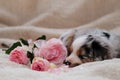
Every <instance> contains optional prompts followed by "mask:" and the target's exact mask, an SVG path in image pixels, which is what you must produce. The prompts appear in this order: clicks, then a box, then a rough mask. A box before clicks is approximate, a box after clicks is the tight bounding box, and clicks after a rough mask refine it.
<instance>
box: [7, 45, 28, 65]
mask: <svg viewBox="0 0 120 80" xmlns="http://www.w3.org/2000/svg"><path fill="white" fill-rule="evenodd" d="M9 59H10V60H11V61H13V62H16V63H19V64H27V63H28V61H29V59H28V58H27V51H26V50H25V49H24V48H23V47H17V48H15V49H14V50H12V51H11V52H10V56H9Z"/></svg>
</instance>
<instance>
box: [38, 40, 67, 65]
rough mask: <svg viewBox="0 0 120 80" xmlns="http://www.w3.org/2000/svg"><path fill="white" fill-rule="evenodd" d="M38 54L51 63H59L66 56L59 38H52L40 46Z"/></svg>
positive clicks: (64, 48)
mask: <svg viewBox="0 0 120 80" xmlns="http://www.w3.org/2000/svg"><path fill="white" fill-rule="evenodd" d="M39 56H40V57H43V58H45V59H47V60H48V61H50V62H51V63H54V64H56V65H61V64H62V63H63V61H64V60H65V58H66V56H67V50H66V47H65V46H64V45H63V43H62V41H61V40H59V39H55V38H53V39H50V40H48V41H47V42H46V44H44V45H42V46H41V48H40V49H39Z"/></svg>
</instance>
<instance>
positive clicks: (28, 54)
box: [27, 51, 34, 63]
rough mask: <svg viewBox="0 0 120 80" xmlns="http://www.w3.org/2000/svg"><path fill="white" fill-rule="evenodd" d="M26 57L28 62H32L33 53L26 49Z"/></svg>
mask: <svg viewBox="0 0 120 80" xmlns="http://www.w3.org/2000/svg"><path fill="white" fill-rule="evenodd" d="M27 57H28V58H29V59H30V62H31V63H32V60H33V58H34V54H33V53H31V52H29V51H27Z"/></svg>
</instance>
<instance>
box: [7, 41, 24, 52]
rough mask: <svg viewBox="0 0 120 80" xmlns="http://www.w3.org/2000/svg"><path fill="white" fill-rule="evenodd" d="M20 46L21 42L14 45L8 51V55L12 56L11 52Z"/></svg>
mask: <svg viewBox="0 0 120 80" xmlns="http://www.w3.org/2000/svg"><path fill="white" fill-rule="evenodd" d="M18 46H22V45H21V43H20V42H16V43H14V44H13V45H12V46H11V47H10V48H8V49H7V50H6V54H10V52H11V51H12V50H13V49H15V48H16V47H18Z"/></svg>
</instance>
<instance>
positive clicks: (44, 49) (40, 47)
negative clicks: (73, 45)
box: [6, 35, 67, 71]
mask: <svg viewBox="0 0 120 80" xmlns="http://www.w3.org/2000/svg"><path fill="white" fill-rule="evenodd" d="M6 54H9V60H10V61H13V62H15V63H18V64H23V65H28V64H30V68H31V69H32V70H36V71H51V70H52V69H56V68H58V67H60V66H62V65H63V61H64V60H65V58H66V56H67V50H66V47H65V46H64V45H63V43H62V41H61V40H59V39H56V38H52V39H50V40H46V36H44V35H43V36H41V37H39V38H38V39H36V40H35V41H33V40H24V39H20V40H19V41H17V42H16V43H14V44H13V45H12V46H11V47H10V48H9V49H7V50H6Z"/></svg>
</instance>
